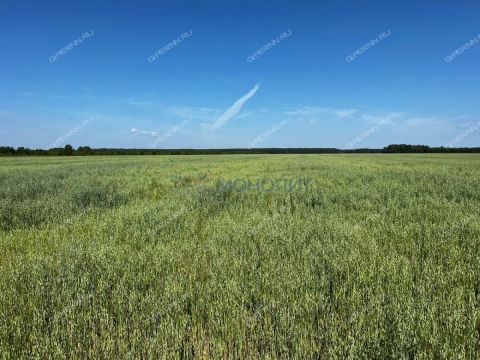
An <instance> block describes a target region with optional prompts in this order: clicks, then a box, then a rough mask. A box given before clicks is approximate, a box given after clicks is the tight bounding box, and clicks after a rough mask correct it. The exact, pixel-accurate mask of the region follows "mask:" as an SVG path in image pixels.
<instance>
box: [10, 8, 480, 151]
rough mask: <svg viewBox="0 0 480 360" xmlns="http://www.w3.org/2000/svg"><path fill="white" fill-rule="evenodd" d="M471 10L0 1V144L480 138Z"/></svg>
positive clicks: (475, 22) (318, 143)
mask: <svg viewBox="0 0 480 360" xmlns="http://www.w3.org/2000/svg"><path fill="white" fill-rule="evenodd" d="M479 19H480V2H479V1H476V0H455V1H454V0H451V1H450V0H444V1H438V0H436V1H421V0H415V1H413V0H411V1H409V0H402V1H370V0H351V1H313V0H312V1H302V0H295V1H293V0H291V1H259V0H256V1H240V0H235V1H234V0H224V1H219V0H203V1H181V0H179V1H133V0H132V1H121V0H120V1H81V2H80V1H78V2H77V1H41V2H40V1H23V0H0V49H1V52H0V124H1V127H0V144H3V145H10V146H15V147H17V146H28V147H31V148H48V147H50V145H52V144H54V145H58V146H63V145H64V144H65V143H70V144H72V145H73V146H75V147H77V146H81V145H90V146H92V147H124V148H134V147H135V148H148V147H157V148H225V147H248V146H250V147H251V146H252V144H254V145H253V146H255V147H337V148H349V147H355V148H359V147H383V146H386V145H388V144H390V143H415V144H427V145H431V146H441V145H447V144H451V145H454V146H480V105H479V104H480V102H479V100H478V95H479V94H480V81H479V80H480V77H479V73H478V65H479V60H480V22H479ZM382 33H383V36H382V35H381V34H382ZM82 34H83V35H82ZM85 34H87V35H85ZM82 36H83V37H82ZM75 40H77V41H75ZM69 44H71V45H70V47H69V48H68V49H67V50H66V51H65V52H64V53H63V54H58V53H57V52H58V51H59V50H61V49H62V48H65V47H66V46H68V45H69ZM466 44H467V45H466ZM462 46H463V49H462V50H460V51H457V53H454V52H455V50H457V49H460V48H462ZM362 47H363V50H360V51H358V52H357V53H355V52H356V50H357V49H362ZM262 48H263V50H262V51H261V52H260V53H258V52H257V53H256V51H257V50H259V49H262ZM255 53H256V55H255ZM55 54H57V55H55ZM352 54H353V56H354V59H353V61H347V59H348V57H349V56H350V60H351V59H352ZM452 54H453V55H452ZM449 56H450V57H449ZM448 57H449V58H448ZM446 58H447V60H446ZM152 60H153V61H152Z"/></svg>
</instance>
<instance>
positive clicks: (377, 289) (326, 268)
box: [0, 154, 480, 359]
mask: <svg viewBox="0 0 480 360" xmlns="http://www.w3.org/2000/svg"><path fill="white" fill-rule="evenodd" d="M299 178H301V179H308V186H304V187H302V186H297V187H294V188H293V189H285V188H280V187H279V188H278V189H277V188H274V189H272V191H265V188H266V189H268V188H269V187H265V188H264V189H263V191H259V190H258V189H257V188H256V187H251V188H249V189H246V190H245V191H239V190H238V188H228V186H218V182H219V181H221V182H222V183H223V184H226V183H228V181H233V180H235V179H243V180H245V179H248V180H249V181H250V180H251V181H252V183H253V182H255V181H258V180H260V181H263V180H265V179H275V180H277V179H286V180H287V181H297V180H298V179H299ZM297 185H298V184H297ZM0 356H1V358H4V359H19V358H20V359H21V358H24V359H46V358H58V359H71V358H78V359H101V358H112V359H121V358H122V359H123V358H132V359H133V358H135V359H138V358H152V359H153V358H165V359H171V358H182V359H183V358H186V359H188V358H207V359H210V358H214V359H218V358H236V359H238V358H262V359H265V358H267V359H269V358H270V359H274V358H295V359H310V358H315V359H318V358H322V359H324V358H325V359H344V358H358V359H366V358H376V359H410V358H417V359H439V358H444V359H455V358H458V359H475V358H479V357H480V156H479V155H460V154H458V155H445V154H444V155H436V154H431V155H238V156H237V155H225V156H223V155H222V156H220V155H218V156H123V157H114V156H111V157H51V158H35V157H15V158H0Z"/></svg>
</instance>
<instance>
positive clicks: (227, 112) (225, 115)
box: [209, 83, 260, 131]
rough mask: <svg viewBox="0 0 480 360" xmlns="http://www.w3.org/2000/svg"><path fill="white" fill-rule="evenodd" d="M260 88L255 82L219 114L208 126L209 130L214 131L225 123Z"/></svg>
mask: <svg viewBox="0 0 480 360" xmlns="http://www.w3.org/2000/svg"><path fill="white" fill-rule="evenodd" d="M258 89H260V83H258V84H256V85H255V86H254V87H253V88H252V89H250V91H249V92H248V93H246V94H245V95H243V96H242V97H241V98H240V99H238V100H237V101H235V103H234V104H233V105H232V106H230V107H229V108H228V109H227V110H225V112H224V113H223V114H222V115H220V116H219V117H218V118H217V120H215V122H214V123H213V124H212V125H210V126H209V128H210V130H212V131H214V130H217V129H219V128H220V127H222V126H223V125H225V124H226V123H227V122H228V121H229V120H230V119H232V118H233V117H234V116H235V115H237V114H238V113H239V112H240V110H242V107H243V105H245V103H246V102H247V101H248V100H249V99H250V98H252V97H253V95H255V94H256V92H257V91H258Z"/></svg>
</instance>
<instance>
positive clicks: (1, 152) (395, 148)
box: [0, 144, 480, 156]
mask: <svg viewBox="0 0 480 360" xmlns="http://www.w3.org/2000/svg"><path fill="white" fill-rule="evenodd" d="M340 153H346V154H348V153H365V154H369V153H480V147H459V148H448V147H443V146H442V147H429V146H426V145H407V144H392V145H388V146H386V147H384V148H383V149H366V148H363V149H349V150H344V149H336V148H254V149H115V148H98V149H92V148H90V147H89V146H80V147H78V149H74V148H73V147H72V146H71V145H68V144H67V145H65V147H63V148H53V149H48V150H45V149H29V148H26V147H18V148H16V149H15V148H14V147H12V146H0V156H84V155H217V154H218V155H220V154H340Z"/></svg>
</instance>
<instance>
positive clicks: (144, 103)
mask: <svg viewBox="0 0 480 360" xmlns="http://www.w3.org/2000/svg"><path fill="white" fill-rule="evenodd" d="M127 103H128V104H130V105H134V106H149V105H152V103H151V102H150V101H140V100H136V99H134V98H128V99H127Z"/></svg>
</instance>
